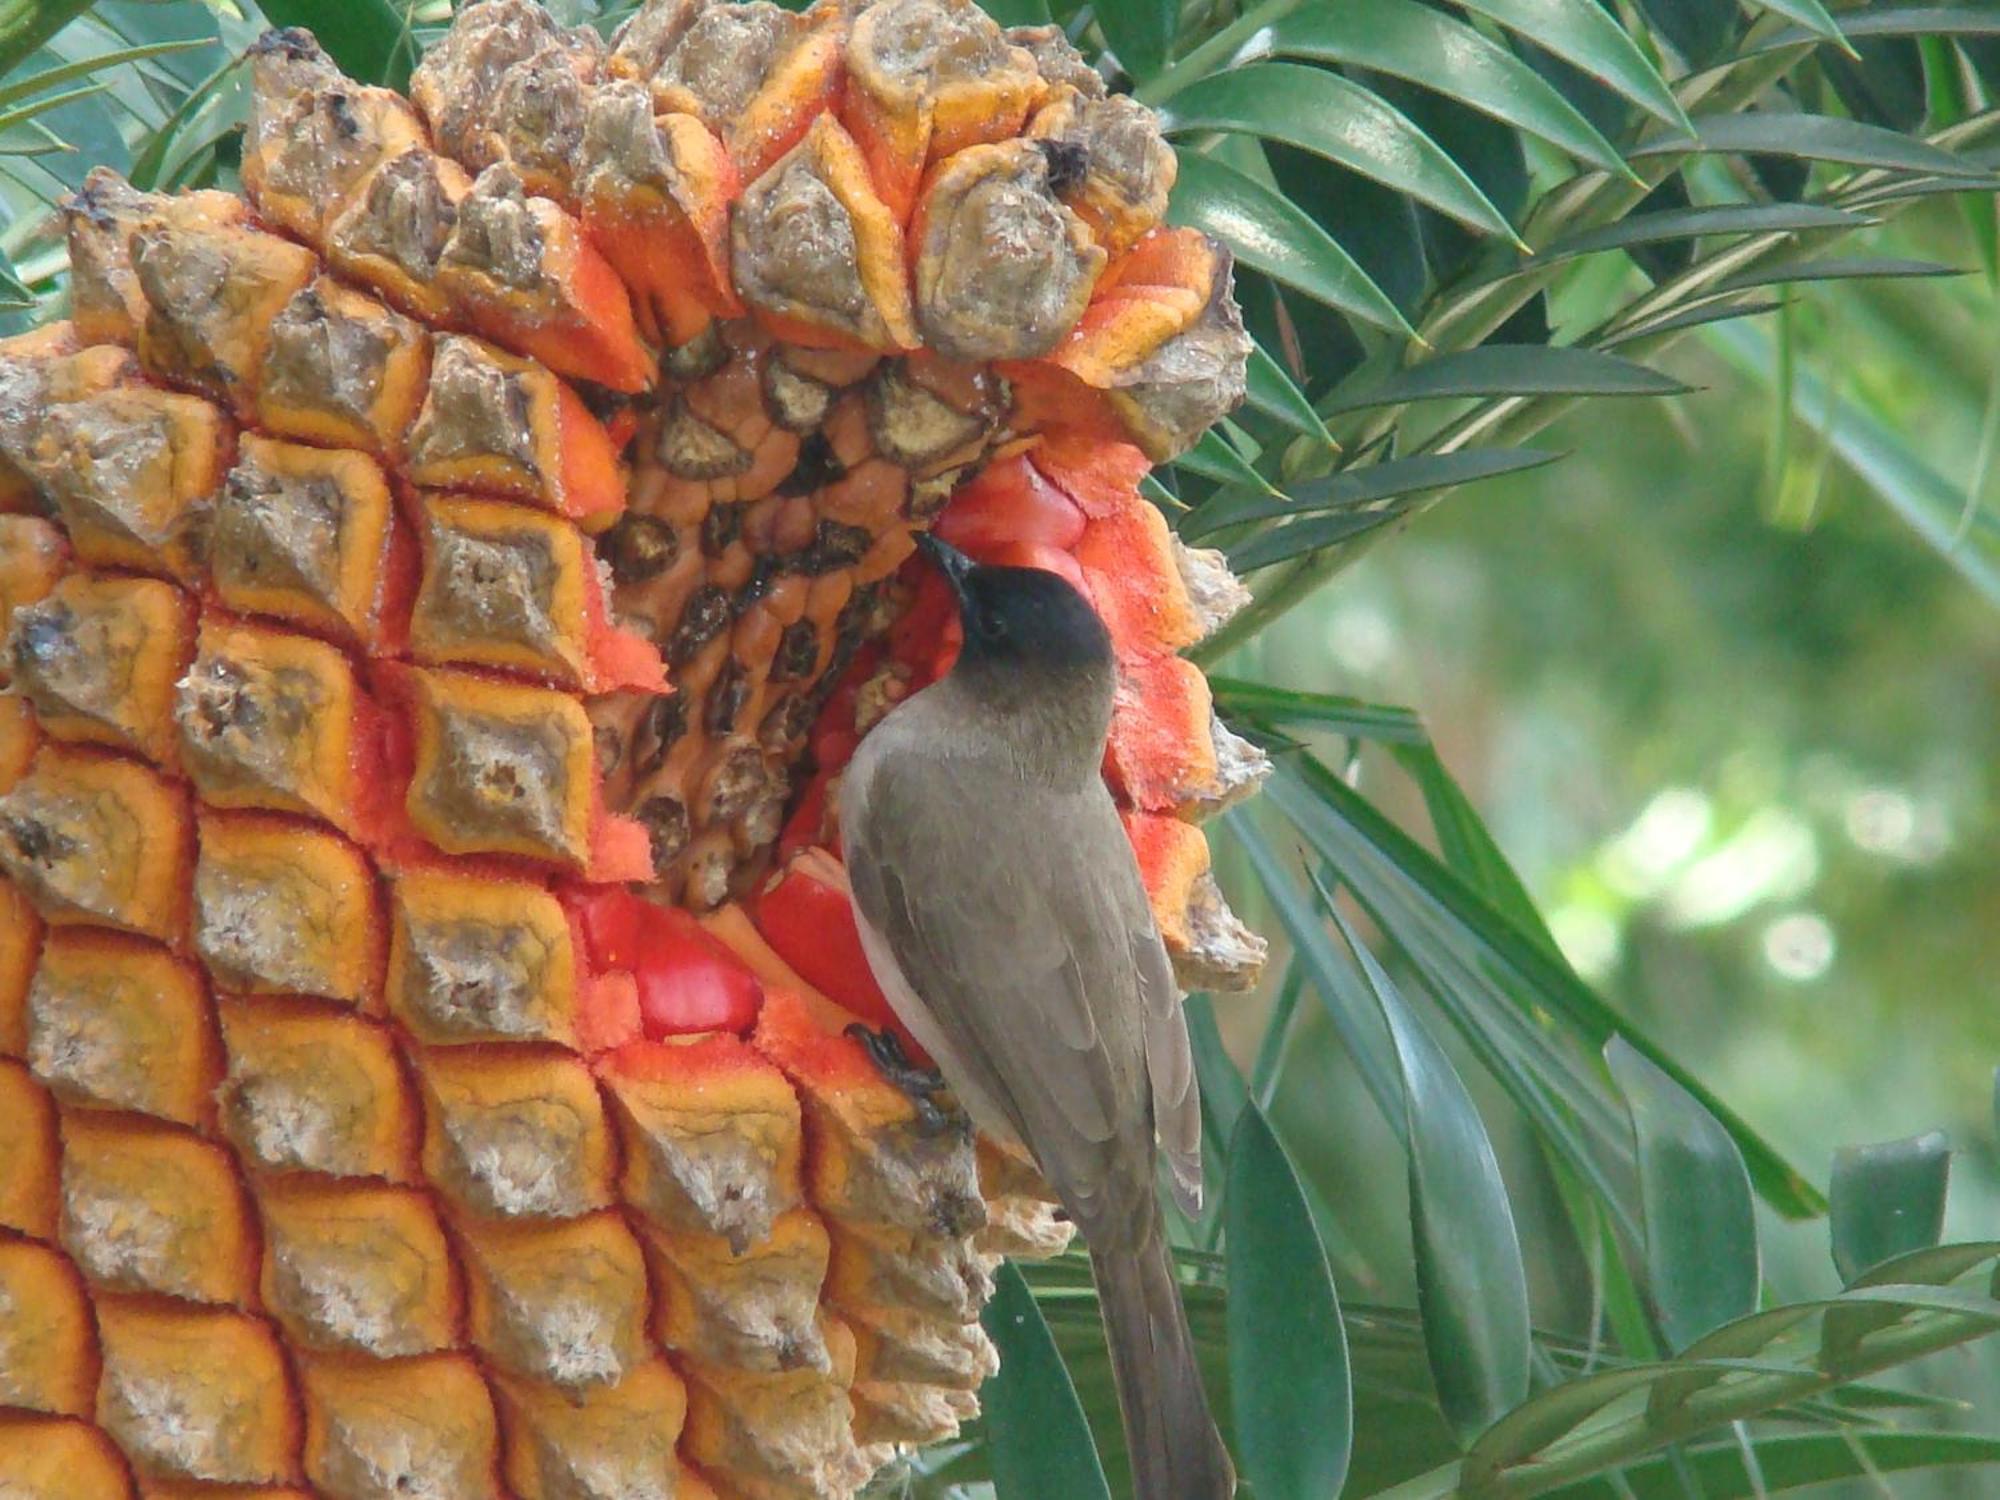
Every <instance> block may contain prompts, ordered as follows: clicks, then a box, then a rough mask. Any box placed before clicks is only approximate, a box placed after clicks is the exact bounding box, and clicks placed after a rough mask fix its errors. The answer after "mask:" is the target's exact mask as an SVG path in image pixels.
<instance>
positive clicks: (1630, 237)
mask: <svg viewBox="0 0 2000 1500" xmlns="http://www.w3.org/2000/svg"><path fill="white" fill-rule="evenodd" d="M1873 222H1874V221H1873V220H1872V219H1869V218H1867V217H1866V216H1865V215H1862V214H1856V213H1849V212H1848V211H1847V210H1846V209H1843V208H1829V207H1828V206H1826V205H1825V204H1822V203H1712V204H1704V205H1702V206H1701V207H1698V208H1668V209H1661V210H1660V211H1659V212H1657V213H1645V214H1633V215H1632V216H1631V217H1630V218H1627V219H1621V220H1619V221H1618V222H1617V223H1616V224H1606V225H1604V226H1603V227H1602V228H1599V229H1586V230H1584V231H1582V232H1581V233H1579V234H1573V235H1569V236H1566V237H1565V238H1563V239H1559V240H1557V241H1555V243H1553V244H1551V245H1549V246H1548V247H1547V248H1545V249H1544V250H1543V251H1542V252H1541V254H1539V255H1538V256H1536V257H1535V261H1536V264H1537V265H1544V266H1546V265H1548V264H1550V263H1551V262H1553V261H1556V260H1560V259H1564V258H1567V257H1569V256H1573V255H1594V254H1596V253H1598V252H1599V251H1603V250H1629V249H1631V248H1632V247H1633V246H1635V245H1664V244H1670V243H1672V242H1674V241H1677V240H1694V239H1702V238H1705V237H1706V236H1708V235H1712V234H1803V233H1806V232H1808V231H1810V230H1816V229H1840V230H1848V229H1862V228H1865V227H1867V226H1868V225H1869V224H1871V223H1873Z"/></svg>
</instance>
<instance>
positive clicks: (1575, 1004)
mask: <svg viewBox="0 0 2000 1500" xmlns="http://www.w3.org/2000/svg"><path fill="white" fill-rule="evenodd" d="M1265 795H1266V796H1267V797H1268V798H1269V799H1270V800H1271V801H1272V802H1273V803H1274V804H1275V805H1277V806H1279V807H1280V808H1281V809H1282V810H1283V811H1284V812H1285V813H1286V814H1287V815H1288V816H1289V817H1290V818H1291V819H1292V821H1293V823H1294V825H1295V826H1296V827H1297V828H1298V830H1299V833H1300V834H1301V836H1303V837H1304V838H1305V839H1306V840H1307V842H1308V843H1309V844H1310V845H1311V846H1312V848H1313V849H1314V851H1315V852H1316V853H1317V854H1319V855H1320V856H1321V857H1323V858H1325V859H1328V860H1331V861H1332V862H1333V864H1334V866H1335V868H1337V869H1338V870H1339V871H1340V873H1341V878H1342V879H1343V880H1345V881H1347V882H1348V884H1349V886H1350V887H1351V888H1352V889H1353V890H1354V892H1355V894H1356V896H1357V897H1359V898H1360V900H1361V903H1362V905H1364V906H1366V907H1367V908H1368V909H1369V912H1370V914H1371V915H1372V916H1373V917H1374V918H1375V920H1376V921H1377V922H1379V923H1383V924H1384V925H1385V926H1387V927H1391V928H1394V929H1398V930H1407V931H1408V932H1410V934H1411V941H1410V942H1409V943H1406V944H1405V947H1406V949H1408V948H1409V947H1410V946H1411V945H1412V944H1413V943H1414V942H1415V940H1416V938H1417V937H1418V936H1419V935H1421V934H1420V932H1419V923H1422V924H1423V927H1424V928H1425V929H1430V928H1433V927H1435V928H1436V929H1438V930H1439V931H1440V932H1441V933H1443V934H1445V935H1448V936H1449V937H1450V938H1451V939H1453V940H1454V943H1453V946H1454V948H1455V949H1457V948H1462V949H1463V950H1464V951H1465V953H1466V954H1467V955H1468V957H1469V962H1470V964H1471V966H1472V971H1473V972H1475V973H1478V974H1485V975H1491V976H1493V982H1494V983H1496V984H1497V985H1499V986H1500V987H1501V989H1502V990H1503V991H1504V992H1505V993H1506V994H1508V995H1509V996H1510V997H1512V1000H1513V1003H1514V1004H1516V1005H1518V1006H1522V1007H1523V1008H1524V1009H1527V1010H1529V1011H1531V1012H1534V1013H1539V1012H1542V1011H1546V1012H1547V1013H1548V1014H1549V1015H1552V1016H1555V1017H1558V1018H1560V1020H1561V1022H1562V1024H1563V1026H1564V1027H1565V1028H1567V1029H1570V1030H1573V1031H1574V1032H1575V1033H1576V1034H1577V1035H1578V1036H1580V1037H1582V1038H1584V1039H1586V1040H1587V1041H1588V1042H1589V1043H1590V1045H1591V1046H1592V1047H1601V1046H1603V1045H1604V1043H1605V1042H1606V1041H1608V1040H1609V1039H1610V1038H1611V1037H1613V1036H1623V1037H1625V1038H1626V1039H1627V1040H1629V1041H1630V1042H1631V1044H1632V1045H1633V1046H1634V1047H1636V1048H1638V1050H1639V1051H1640V1052H1642V1053H1643V1054H1644V1055H1645V1056H1646V1057H1648V1058H1649V1059H1651V1060H1652V1062H1653V1063H1654V1064H1655V1065H1656V1066H1658V1067H1660V1068H1662V1069H1664V1070H1665V1071H1666V1072H1667V1073H1668V1074H1669V1075H1670V1076H1671V1077H1673V1078H1674V1079H1675V1081H1676V1082H1678V1083H1679V1084H1680V1085H1681V1087H1682V1088H1684V1089H1686V1090H1688V1092H1690V1093H1692V1094H1693V1095H1694V1096H1695V1097H1696V1098H1697V1099H1699V1100H1700V1101H1701V1103H1702V1105H1703V1107H1704V1108H1706V1109H1707V1110H1708V1112H1709V1113H1710V1114H1712V1115H1714V1116H1715V1117H1716V1118H1717V1119H1719V1120H1721V1121H1722V1122H1723V1123H1724V1124H1725V1125H1726V1126H1727V1127H1728V1129H1729V1132H1730V1135H1731V1137H1732V1138H1733V1139H1734V1140H1735V1141H1736V1143H1737V1144H1738V1145H1739V1146H1740V1147H1741V1148H1742V1150H1743V1152H1744V1155H1745V1157H1746V1158H1747V1160H1748V1161H1749V1163H1750V1169H1751V1175H1752V1178H1753V1179H1754V1180H1755V1182H1756V1183H1757V1186H1758V1190H1759V1191H1760V1192H1762V1193H1763V1195H1764V1197H1765V1199H1766V1201H1768V1202H1769V1203H1770V1204H1771V1206H1772V1207H1773V1208H1776V1209H1777V1210H1778V1211H1779V1212H1780V1213H1782V1214H1785V1215H1786V1216H1787V1217H1790V1218H1795V1219H1798V1218H1812V1217H1816V1216H1817V1215H1819V1214H1822V1213H1824V1212H1825V1211H1826V1202H1825V1200H1824V1199H1823V1198H1822V1197H1821V1196H1820V1194H1819V1193H1818V1191H1817V1190H1816V1189H1814V1187H1813V1186H1812V1184H1811V1183H1810V1182H1808V1181H1807V1180H1806V1178H1805V1177H1804V1175H1803V1174H1802V1173H1800V1172H1799V1171H1798V1170H1797V1169H1796V1168H1794V1167H1793V1166H1792V1165H1791V1164H1790V1163H1789V1162H1787V1161H1786V1160H1785V1159H1784V1157H1783V1156H1781V1155H1780V1154H1779V1153H1778V1151H1777V1150H1776V1148H1774V1147H1773V1146H1772V1145H1771V1144H1770V1143H1769V1142H1768V1141H1766V1140H1765V1139H1764V1138H1763V1137H1762V1136H1760V1135H1758V1134H1757V1132H1756V1131H1755V1130H1753V1129H1751V1128H1750V1126H1749V1125H1748V1124H1747V1123H1746V1122H1745V1121H1744V1120H1743V1119H1741V1118H1740V1117H1739V1116H1737V1115H1736V1114H1734V1113H1733V1112H1732V1111H1731V1110H1730V1109H1729V1107H1728V1106H1727V1105H1726V1104H1724V1103H1723V1102H1722V1100H1721V1099H1719V1098H1717V1097H1716V1096H1715V1095H1714V1094H1713V1093H1711V1092H1710V1091H1709V1090H1707V1089H1706V1088H1705V1087H1704V1086H1703V1085H1702V1083H1701V1081H1700V1080H1699V1079H1698V1078H1696V1077H1695V1076H1694V1075H1693V1074H1692V1073H1689V1072H1688V1071H1687V1070H1686V1069H1685V1068H1682V1067H1680V1066H1679V1064H1677V1063H1675V1062H1674V1060H1673V1058H1672V1057H1671V1056H1670V1055H1669V1054H1668V1053H1667V1052H1666V1050H1665V1049H1664V1048H1662V1047H1661V1046H1660V1045H1659V1044H1658V1043H1657V1042H1654V1041H1652V1040H1650V1039H1649V1038H1648V1037H1647V1036H1646V1035H1645V1033H1644V1032H1643V1031H1642V1030H1640V1029H1638V1028H1636V1027H1634V1026H1633V1024H1632V1023H1631V1022H1630V1021H1629V1020H1627V1019H1626V1018H1624V1017H1622V1016H1620V1015H1618V1014H1617V1013H1616V1012H1615V1011H1613V1010H1612V1009H1611V1007H1610V1006H1608V1005H1607V1004H1605V1002H1604V1001H1603V999H1602V998H1601V997H1599V996H1598V995H1597V994H1596V993H1595V992H1594V991H1593V990H1592V989H1591V988H1590V987H1589V986H1588V985H1586V984H1585V983H1584V982H1583V981H1582V980H1581V979H1579V978H1577V976H1576V974H1575V972H1574V971H1573V970H1571V969H1570V967H1569V966H1568V965H1567V964H1566V963H1564V962H1563V961H1562V959H1561V958H1560V957H1559V956H1557V955H1553V954H1551V953H1550V952H1549V950H1548V949H1547V948H1546V947H1545V946H1544V945H1543V944H1542V943H1541V942H1540V941H1539V940H1537V939H1535V938H1533V937H1530V936H1528V935H1527V934H1524V933H1523V932H1521V930H1520V929H1519V928H1518V927H1517V926H1516V925H1515V924H1514V923H1513V922H1512V921H1511V920H1510V919H1509V918H1508V917H1507V916H1506V914H1505V913H1504V912H1502V911H1500V910H1499V909H1498V908H1496V907H1495V906H1493V904H1492V903H1491V902H1488V901H1486V900H1484V899H1483V898H1481V896H1480V895H1479V894H1478V892H1477V891H1475V890H1474V889H1473V888H1472V887H1471V886H1470V885H1468V884H1467V883H1466V882H1465V880H1464V879H1463V878H1462V877H1461V876H1459V875H1458V874H1457V873H1456V872H1454V871H1452V870H1450V869H1448V868H1446V867H1445V866H1444V865H1443V864H1442V863H1440V862H1439V861H1438V859H1437V858H1436V856H1435V855H1433V854H1431V852H1430V851H1429V850H1427V849H1425V848H1424V847H1423V846H1422V845H1420V844H1419V843H1417V842H1416V840H1414V839H1413V838H1411V837H1410V836H1409V835H1408V834H1407V833H1405V832H1404V831H1403V830H1402V829H1400V828H1398V827H1397V826H1396V825H1395V824H1394V823H1392V822H1390V821H1389V820H1388V819H1387V818H1385V817H1384V816H1383V815H1382V813H1381V812H1380V811H1379V810H1377V809H1376V808H1375V807H1374V806H1373V805H1372V804H1371V803H1370V802H1369V801H1368V800H1367V799H1366V798H1365V797H1363V796H1362V795H1361V794H1360V793H1358V792H1356V791H1355V790H1354V789H1353V788H1352V787H1350V786H1348V785H1347V784H1346V783H1345V782H1344V781H1342V780H1341V779H1340V778H1339V777H1338V776H1336V775H1334V774H1333V773H1332V772H1331V771H1329V770H1328V769H1327V768H1326V767H1325V766H1323V765H1321V764H1320V763H1319V762H1318V761H1316V760H1314V759H1313V758H1312V757H1310V756H1291V757H1288V758H1287V760H1286V761H1285V762H1284V764H1283V765H1282V766H1281V767H1280V770H1279V774H1278V775H1277V776H1276V777H1275V778H1273V780H1272V782H1271V785H1270V787H1269V789H1268V791H1267V792H1266V794H1265ZM1441 940H1442V939H1440V941H1441ZM1621 1126H1622V1127H1623V1131H1624V1133H1625V1134H1626V1135H1627V1137H1628V1144H1629V1122H1622V1121H1621Z"/></svg>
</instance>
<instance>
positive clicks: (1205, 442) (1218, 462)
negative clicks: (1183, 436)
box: [1174, 427, 1271, 493]
mask: <svg viewBox="0 0 2000 1500" xmlns="http://www.w3.org/2000/svg"><path fill="white" fill-rule="evenodd" d="M1174 462H1175V463H1176V464H1178V465H1179V466H1180V467H1181V468H1183V469H1186V470H1187V471H1188V472H1189V473H1190V474H1199V475H1201V476H1203V477H1204V478H1207V479H1213V480H1215V481H1216V482H1217V483H1219V484H1240V485H1248V486H1250V487H1251V488H1252V489H1255V490H1262V491H1265V492H1267V493H1269V492H1270V491H1271V482H1270V481H1269V480H1268V479H1266V478H1265V477H1264V476H1263V475H1262V474H1259V473H1258V472H1257V471H1256V470H1255V469H1254V468H1252V467H1251V466H1250V460H1249V459H1247V458H1245V457H1244V456H1243V455H1242V454H1240V453H1238V452H1237V451H1236V450H1235V449H1234V448H1232V447H1230V446H1229V443H1228V442H1227V441H1226V440H1225V439H1224V438H1223V436H1222V433H1221V430H1220V429H1219V428H1213V427H1212V428H1210V429H1209V430H1208V431H1207V432H1204V433H1203V434H1202V435H1201V438H1200V440H1199V441H1197V442H1196V443H1195V445H1194V446H1193V447H1192V448H1190V449H1188V451H1187V452H1185V453H1183V454H1181V455H1180V456H1179V457H1178V458H1176V459H1175V460H1174Z"/></svg>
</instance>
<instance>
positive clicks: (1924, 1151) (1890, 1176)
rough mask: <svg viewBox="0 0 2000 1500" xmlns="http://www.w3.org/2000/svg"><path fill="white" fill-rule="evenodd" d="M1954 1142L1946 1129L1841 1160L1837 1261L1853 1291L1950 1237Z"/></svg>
mask: <svg viewBox="0 0 2000 1500" xmlns="http://www.w3.org/2000/svg"><path fill="white" fill-rule="evenodd" d="M1950 1180H1951V1144H1950V1142H1948V1141H1947V1140H1946V1139H1945V1138H1944V1136H1943V1135H1942V1134H1941V1133H1940V1132H1938V1131H1935V1130H1933V1131H1930V1132H1928V1133H1927V1134H1924V1135H1919V1136H1913V1137H1911V1138H1910V1139H1908V1140H1902V1141H1885V1142H1882V1143H1880V1144H1878V1145H1870V1146H1843V1147H1842V1148H1841V1149H1840V1150H1838V1151H1836V1152H1835V1153H1834V1154H1833V1176H1832V1178H1831V1180H1830V1182H1829V1183H1828V1188H1827V1198H1828V1201H1829V1202H1830V1203H1831V1204H1832V1205H1833V1211H1832V1223H1833V1263H1834V1266H1835V1268H1836V1269H1837V1270H1838V1271H1839V1272H1840V1279H1841V1280H1842V1281H1845V1282H1847V1283H1848V1284H1849V1285H1852V1284H1853V1283H1854V1282H1855V1280H1856V1279H1857V1278H1859V1277H1860V1275H1861V1274H1862V1273H1863V1272H1864V1271H1867V1270H1869V1269H1870V1268H1871V1267H1874V1266H1878V1265H1880V1264H1881V1263H1882V1262H1883V1261H1886V1260H1889V1259H1891V1258H1892V1257H1899V1256H1905V1255H1908V1254H1910V1253H1911V1252H1913V1251H1917V1250H1927V1249H1929V1248H1930V1247H1932V1246H1934V1245H1936V1244H1937V1242H1938V1239H1939V1238H1940V1236H1942V1235H1943V1233H1944V1200H1945V1191H1946V1188H1947V1186H1948V1184H1949V1182H1950Z"/></svg>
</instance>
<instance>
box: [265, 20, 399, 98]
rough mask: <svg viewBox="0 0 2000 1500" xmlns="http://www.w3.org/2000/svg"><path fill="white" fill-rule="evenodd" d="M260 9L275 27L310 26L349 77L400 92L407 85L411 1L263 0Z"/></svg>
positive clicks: (320, 42)
mask: <svg viewBox="0 0 2000 1500" xmlns="http://www.w3.org/2000/svg"><path fill="white" fill-rule="evenodd" d="M261 8H262V10H263V12H264V14H265V15H266V16H268V17H269V18H270V21H271V24H272V25H274V26H304V27H307V28H309V29H310V30H311V31H312V34H313V35H314V36H316V37H318V38H319V44H320V45H321V46H322V47H324V48H326V50H327V55H328V56H329V57H331V58H332V59H333V60H334V61H335V62H336V63H338V64H339V65H340V69H341V71H342V72H344V73H345V74H347V76H348V77H350V78H358V79H359V80H361V82H363V83H375V84H380V85H381V86H382V87H384V88H391V89H399V90H400V89H402V88H404V87H406V86H407V85H408V84H409V81H410V70H411V69H412V68H413V67H415V66H416V61H417V49H416V43H415V41H414V39H413V38H412V37H411V34H410V11H411V10H412V9H414V8H415V0H340V3H339V4H337V5H329V4H327V3H326V0H264V3H263V4H262V6H261Z"/></svg>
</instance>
